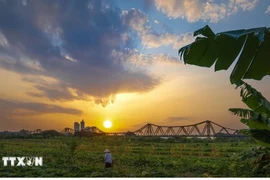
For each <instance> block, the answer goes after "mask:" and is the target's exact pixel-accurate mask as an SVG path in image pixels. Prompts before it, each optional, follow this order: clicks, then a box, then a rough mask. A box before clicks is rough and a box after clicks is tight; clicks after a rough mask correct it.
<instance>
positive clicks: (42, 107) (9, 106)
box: [0, 99, 82, 118]
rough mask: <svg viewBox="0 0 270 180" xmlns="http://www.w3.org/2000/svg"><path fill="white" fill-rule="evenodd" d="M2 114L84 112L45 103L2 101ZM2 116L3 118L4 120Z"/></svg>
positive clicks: (76, 113)
mask: <svg viewBox="0 0 270 180" xmlns="http://www.w3.org/2000/svg"><path fill="white" fill-rule="evenodd" d="M0 113H1V116H2V115H3V116H5V117H8V116H11V115H31V114H47V113H61V114H72V115H81V114H82V111H80V110H77V109H73V108H63V107H60V106H57V105H51V104H45V103H32V102H31V103H28V102H17V101H16V102H15V101H8V100H3V99H0ZM3 116H2V118H3Z"/></svg>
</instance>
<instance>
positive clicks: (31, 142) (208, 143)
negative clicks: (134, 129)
mask: <svg viewBox="0 0 270 180" xmlns="http://www.w3.org/2000/svg"><path fill="white" fill-rule="evenodd" d="M252 147H256V144H255V143H254V142H253V141H251V140H250V139H244V140H243V139H242V140H229V139H223V140H222V139H221V140H218V139H216V140H208V139H203V140H202V139H183V138H181V139H161V138H146V137H144V138H142V137H102V136H100V137H90V138H73V137H68V138H67V137H64V138H62V137H61V138H47V139H0V156H1V157H12V156H13V157H23V156H24V157H25V156H37V157H39V156H42V157H43V166H37V167H36V166H25V167H16V166H3V161H2V162H1V163H0V177H253V176H267V175H266V174H265V175H264V174H258V173H256V172H254V170H253V166H252V161H251V160H245V161H241V160H240V158H239V157H240V156H239V154H240V153H241V152H243V151H246V150H249V149H251V148H252ZM107 148H108V149H110V150H111V152H112V156H113V158H114V164H113V168H111V169H105V168H104V162H103V151H104V149H107Z"/></svg>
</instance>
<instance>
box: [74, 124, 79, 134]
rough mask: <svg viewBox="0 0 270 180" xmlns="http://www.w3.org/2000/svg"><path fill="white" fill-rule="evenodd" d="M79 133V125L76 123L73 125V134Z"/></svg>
mask: <svg viewBox="0 0 270 180" xmlns="http://www.w3.org/2000/svg"><path fill="white" fill-rule="evenodd" d="M78 131H80V124H79V123H78V122H75V123H74V132H78Z"/></svg>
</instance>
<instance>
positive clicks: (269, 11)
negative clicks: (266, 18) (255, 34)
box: [265, 6, 270, 14]
mask: <svg viewBox="0 0 270 180" xmlns="http://www.w3.org/2000/svg"><path fill="white" fill-rule="evenodd" d="M265 13H266V14H267V13H270V6H268V8H267V10H266V11H265Z"/></svg>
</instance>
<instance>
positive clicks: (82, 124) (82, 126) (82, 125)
mask: <svg viewBox="0 0 270 180" xmlns="http://www.w3.org/2000/svg"><path fill="white" fill-rule="evenodd" d="M84 125H85V124H84V120H82V121H81V130H83V129H84Z"/></svg>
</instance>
